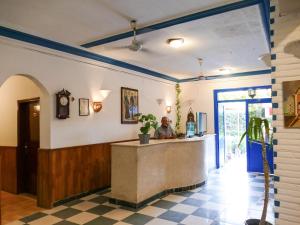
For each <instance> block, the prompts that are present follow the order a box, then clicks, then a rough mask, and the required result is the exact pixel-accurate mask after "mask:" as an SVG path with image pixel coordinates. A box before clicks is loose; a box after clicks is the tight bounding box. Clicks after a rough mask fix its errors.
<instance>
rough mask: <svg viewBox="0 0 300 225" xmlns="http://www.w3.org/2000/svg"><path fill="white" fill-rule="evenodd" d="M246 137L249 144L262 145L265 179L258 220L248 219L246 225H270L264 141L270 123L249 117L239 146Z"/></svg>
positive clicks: (267, 135)
mask: <svg viewBox="0 0 300 225" xmlns="http://www.w3.org/2000/svg"><path fill="white" fill-rule="evenodd" d="M246 136H248V138H249V141H250V143H251V142H253V141H259V142H260V143H261V145H262V159H263V168H264V178H265V185H264V186H265V190H264V206H263V211H262V215H261V218H260V220H259V219H248V220H247V221H246V223H245V224H246V225H271V224H270V223H269V222H266V217H267V210H268V203H269V189H270V177H269V175H270V168H269V163H268V159H267V147H266V145H267V143H266V140H271V135H270V122H269V121H268V120H267V119H264V118H260V117H251V118H250V120H249V125H248V128H247V130H246V131H245V133H244V134H243V135H242V137H241V140H240V143H239V146H240V145H241V143H242V141H243V139H244V138H245V137H246Z"/></svg>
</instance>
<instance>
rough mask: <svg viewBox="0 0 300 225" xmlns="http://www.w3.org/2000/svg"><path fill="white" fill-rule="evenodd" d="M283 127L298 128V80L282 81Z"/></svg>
mask: <svg viewBox="0 0 300 225" xmlns="http://www.w3.org/2000/svg"><path fill="white" fill-rule="evenodd" d="M282 89H283V115H284V127H285V128H300V80H297V81H286V82H283V83H282Z"/></svg>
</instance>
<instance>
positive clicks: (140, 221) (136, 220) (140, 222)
mask: <svg viewBox="0 0 300 225" xmlns="http://www.w3.org/2000/svg"><path fill="white" fill-rule="evenodd" d="M152 219H153V217H151V216H147V215H143V214H139V213H135V214H132V215H131V216H129V217H127V218H126V219H124V220H123V222H125V223H130V224H134V225H144V224H146V223H148V222H149V221H150V220H152Z"/></svg>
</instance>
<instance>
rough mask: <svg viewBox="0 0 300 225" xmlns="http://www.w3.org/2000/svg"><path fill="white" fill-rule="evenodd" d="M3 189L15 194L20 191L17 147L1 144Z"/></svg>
mask: <svg viewBox="0 0 300 225" xmlns="http://www.w3.org/2000/svg"><path fill="white" fill-rule="evenodd" d="M0 155H1V184H2V190H3V191H7V192H10V193H13V194H16V193H17V192H18V182H17V147H7V146H0Z"/></svg>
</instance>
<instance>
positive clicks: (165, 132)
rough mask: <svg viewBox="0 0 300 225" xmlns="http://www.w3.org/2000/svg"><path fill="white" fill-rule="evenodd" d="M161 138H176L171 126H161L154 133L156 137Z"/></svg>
mask: <svg viewBox="0 0 300 225" xmlns="http://www.w3.org/2000/svg"><path fill="white" fill-rule="evenodd" d="M161 136H164V137H173V136H175V133H174V131H173V129H172V127H171V126H167V127H164V126H160V127H159V128H157V129H156V131H155V133H154V137H155V138H160V137H161Z"/></svg>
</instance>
